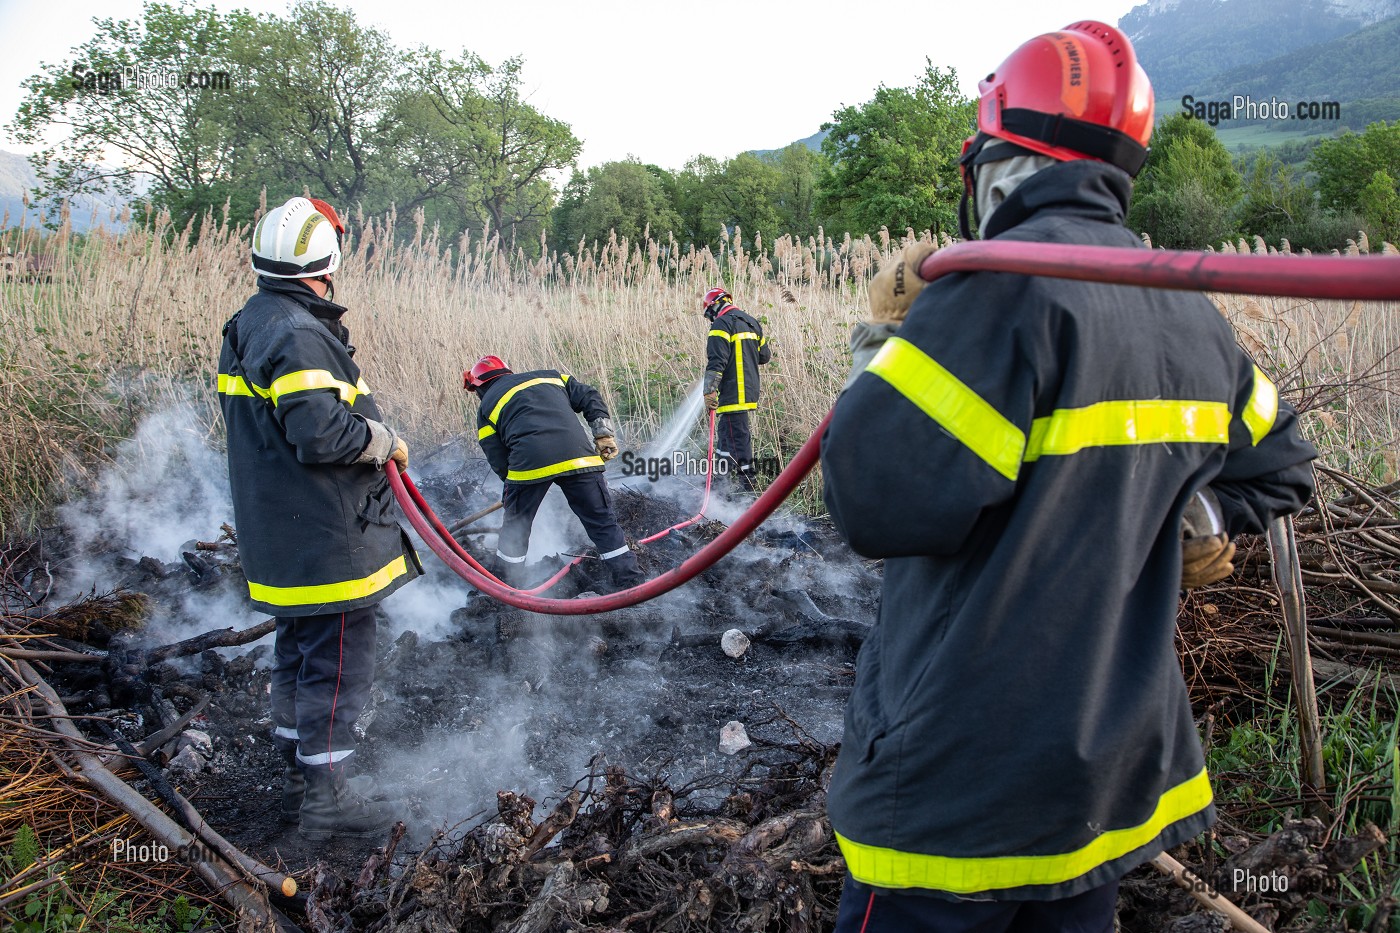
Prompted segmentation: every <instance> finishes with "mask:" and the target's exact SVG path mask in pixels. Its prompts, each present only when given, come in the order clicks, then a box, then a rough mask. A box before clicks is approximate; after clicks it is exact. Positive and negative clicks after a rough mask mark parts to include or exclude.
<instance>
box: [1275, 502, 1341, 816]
mask: <svg viewBox="0 0 1400 933" xmlns="http://www.w3.org/2000/svg"><path fill="white" fill-rule="evenodd" d="M1269 550H1270V551H1271V552H1272V554H1273V564H1274V582H1275V583H1276V584H1277V585H1278V592H1279V605H1280V607H1281V608H1282V609H1283V627H1284V631H1285V632H1287V635H1288V664H1289V667H1290V668H1292V672H1293V698H1294V702H1295V703H1297V704H1298V741H1299V745H1300V750H1301V752H1302V758H1303V781H1304V784H1305V785H1306V786H1307V788H1308V790H1309V791H1311V794H1310V797H1311V803H1310V804H1309V806H1308V810H1309V811H1310V812H1313V811H1316V810H1318V809H1320V806H1321V801H1322V795H1323V794H1324V793H1325V792H1326V790H1327V776H1326V772H1325V771H1324V770H1323V765H1322V717H1321V716H1319V715H1318V711H1317V684H1316V683H1315V682H1314V680H1313V669H1312V652H1311V651H1310V650H1309V648H1308V613H1307V607H1306V606H1305V605H1304V603H1303V574H1302V568H1301V567H1300V566H1299V563H1298V540H1297V538H1295V537H1294V533H1293V522H1292V520H1291V519H1290V518H1289V517H1288V516H1286V515H1280V516H1279V517H1278V518H1275V519H1274V520H1273V521H1272V522H1270V523H1269Z"/></svg>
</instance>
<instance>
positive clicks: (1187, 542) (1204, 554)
mask: <svg viewBox="0 0 1400 933" xmlns="http://www.w3.org/2000/svg"><path fill="white" fill-rule="evenodd" d="M1234 557H1235V544H1234V542H1233V541H1231V540H1230V539H1229V537H1228V536H1227V535H1224V534H1218V535H1196V536H1194V537H1190V538H1186V539H1184V540H1183V541H1182V542H1181V588H1182V589H1183V590H1194V589H1195V588H1196V587H1198V586H1205V585H1206V584H1207V583H1214V582H1216V581H1217V580H1223V579H1225V578H1226V577H1228V576H1229V575H1230V574H1232V573H1234V572H1235V565H1234V564H1233V563H1232V561H1233V559H1234Z"/></svg>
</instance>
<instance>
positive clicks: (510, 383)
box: [462, 356, 643, 589]
mask: <svg viewBox="0 0 1400 933" xmlns="http://www.w3.org/2000/svg"><path fill="white" fill-rule="evenodd" d="M462 385H463V388H465V389H467V391H469V392H473V393H475V394H476V396H477V398H478V399H479V400H480V402H481V406H480V409H479V410H478V412H477V417H476V426H477V431H476V433H477V440H478V441H479V443H480V444H481V450H482V452H483V453H484V454H485V455H486V460H487V462H488V463H490V465H491V469H492V470H493V471H494V472H495V474H496V475H497V476H499V477H500V478H501V482H502V484H503V486H502V490H501V502H502V503H503V504H504V506H505V518H504V520H503V521H502V524H501V531H500V535H499V538H498V541H497V545H496V567H495V568H493V570H494V572H495V574H496V576H497V577H499V578H500V579H501V580H502V581H503V582H505V583H507V584H509V585H511V586H516V587H519V586H521V585H522V584H523V583H524V577H525V574H524V565H525V555H526V553H527V552H528V551H529V549H530V527H531V525H533V524H534V521H535V513H536V512H538V511H539V508H540V504H541V503H542V502H544V497H545V495H546V494H547V493H548V492H549V487H550V486H551V485H556V486H558V487H559V488H560V489H561V490H562V491H563V493H564V497H565V498H566V499H567V500H568V502H569V508H571V509H573V512H574V514H575V515H577V516H578V520H579V521H580V522H582V523H583V529H584V531H586V532H587V533H588V537H589V539H590V540H592V542H593V545H594V547H596V548H597V549H598V556H599V557H601V558H602V560H603V565H604V566H605V567H607V568H608V571H609V573H610V574H611V577H612V583H613V585H614V586H615V587H617V588H618V589H625V588H627V587H630V586H636V585H637V584H638V583H641V582H642V579H643V577H642V572H641V570H640V568H638V566H637V555H636V554H633V553H632V549H631V548H629V547H628V546H627V540H626V538H625V537H624V536H623V534H622V527H621V526H620V525H619V524H618V523H617V516H616V515H615V514H614V513H613V507H612V500H611V498H610V497H609V495H608V484H607V480H605V479H604V478H603V469H604V467H603V463H604V461H606V460H611V459H612V458H613V457H616V456H617V439H616V431H614V430H613V426H612V420H611V419H610V418H609V416H608V409H607V406H605V405H604V404H603V399H602V396H601V395H599V394H598V390H597V389H595V388H593V387H592V386H590V385H587V384H585V383H583V382H580V381H579V380H577V379H575V378H573V377H572V376H570V375H569V374H568V373H561V372H559V371H557V370H553V369H541V370H536V371H534V372H528V373H516V372H512V371H511V370H510V369H509V368H508V367H507V366H506V364H505V363H504V362H502V361H501V359H500V357H496V356H483V357H482V358H481V359H479V360H477V362H476V365H475V366H473V367H472V368H471V369H470V370H468V371H467V372H465V373H463V374H462ZM578 414H582V415H583V416H584V417H585V418H586V419H588V426H589V428H591V429H592V432H593V438H592V440H590V439H589V437H588V435H587V434H585V433H584V430H583V426H582V425H581V424H579V420H578Z"/></svg>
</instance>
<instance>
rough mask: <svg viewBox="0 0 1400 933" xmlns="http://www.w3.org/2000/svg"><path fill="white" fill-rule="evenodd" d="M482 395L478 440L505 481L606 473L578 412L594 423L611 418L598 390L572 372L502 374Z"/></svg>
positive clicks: (534, 481) (526, 480) (539, 480)
mask: <svg viewBox="0 0 1400 933" xmlns="http://www.w3.org/2000/svg"><path fill="white" fill-rule="evenodd" d="M480 394H481V407H480V408H479V409H478V410H477V415H476V436H477V439H478V441H479V442H480V443H481V451H482V453H484V454H485V455H486V460H487V462H488V463H490V464H491V469H492V470H493V471H495V473H496V475H497V476H499V477H500V478H501V480H502V481H504V482H511V483H547V482H550V481H551V480H555V479H558V478H559V477H561V476H568V475H570V474H573V473H593V472H597V471H599V470H602V469H603V459H602V458H601V457H599V456H598V453H597V451H596V450H595V448H594V446H593V441H591V440H589V437H588V432H587V431H585V430H584V428H583V425H581V424H579V420H578V415H577V414H575V413H576V412H579V413H582V414H583V416H584V417H585V418H587V419H588V422H589V424H593V423H595V422H598V421H599V420H600V419H601V420H606V419H607V417H608V409H607V406H605V405H604V404H603V397H602V396H601V395H599V394H598V390H597V389H595V388H593V387H592V386H590V385H588V384H586V383H583V382H580V381H579V380H577V379H575V378H573V377H572V376H570V375H569V374H568V373H561V372H559V371H557V370H553V369H539V370H535V371H534V372H528V373H507V374H506V375H504V376H498V377H496V378H495V379H492V380H491V381H490V382H488V383H487V384H486V387H485V388H484V389H482V391H481V393H480ZM607 433H612V432H611V430H609V431H608V432H607Z"/></svg>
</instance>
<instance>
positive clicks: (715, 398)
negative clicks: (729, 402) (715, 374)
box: [705, 389, 719, 411]
mask: <svg viewBox="0 0 1400 933" xmlns="http://www.w3.org/2000/svg"><path fill="white" fill-rule="evenodd" d="M718 407H719V390H718V389H716V390H715V391H714V392H706V393H705V408H706V409H707V410H709V411H714V410H715V409H716V408H718Z"/></svg>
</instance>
